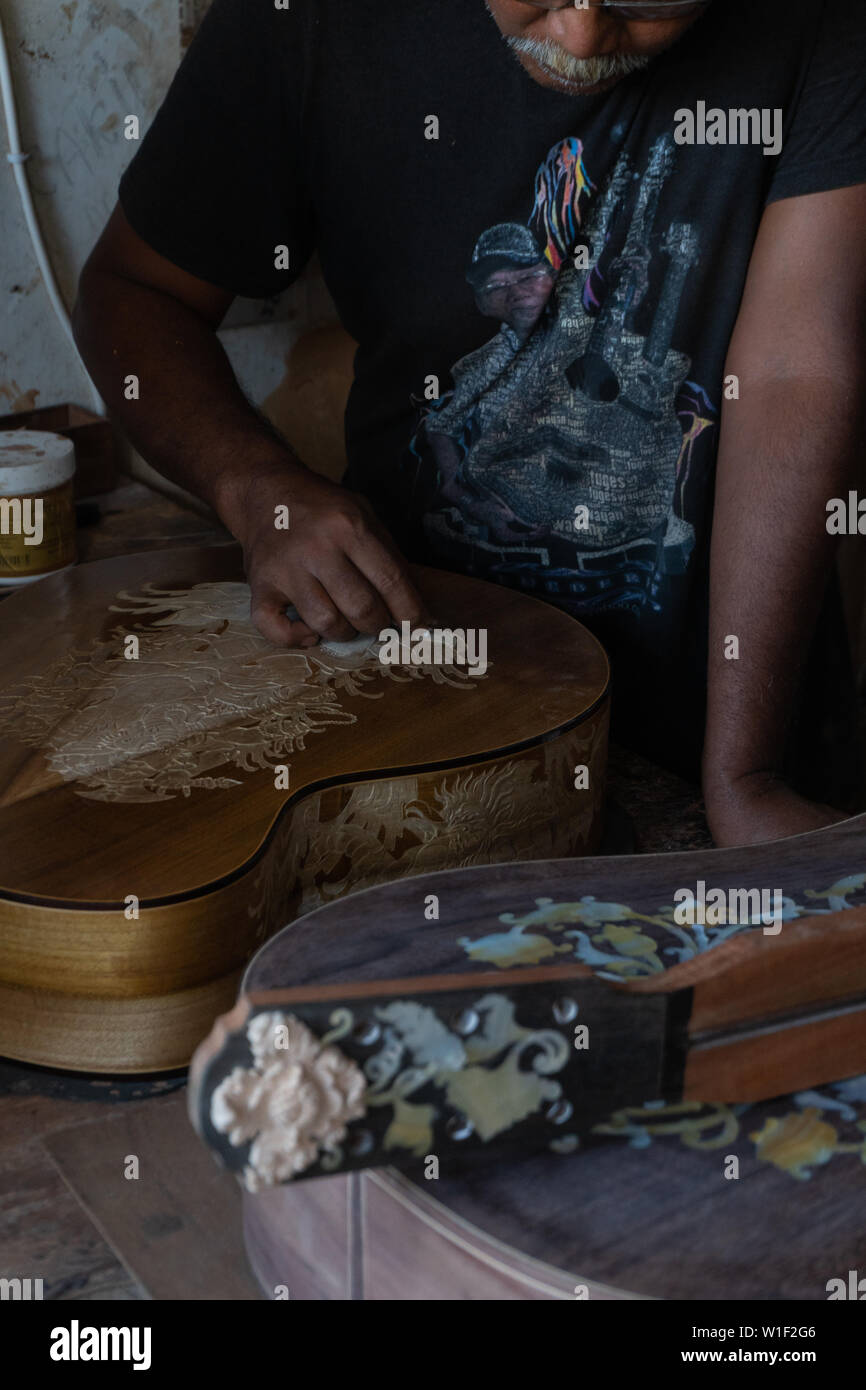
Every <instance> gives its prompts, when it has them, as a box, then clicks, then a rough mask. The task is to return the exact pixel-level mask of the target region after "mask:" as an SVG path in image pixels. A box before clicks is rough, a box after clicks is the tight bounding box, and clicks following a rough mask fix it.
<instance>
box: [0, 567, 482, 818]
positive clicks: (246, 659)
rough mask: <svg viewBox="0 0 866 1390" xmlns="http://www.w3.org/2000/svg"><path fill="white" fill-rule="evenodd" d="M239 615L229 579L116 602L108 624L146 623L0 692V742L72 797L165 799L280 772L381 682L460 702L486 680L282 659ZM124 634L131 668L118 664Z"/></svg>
mask: <svg viewBox="0 0 866 1390" xmlns="http://www.w3.org/2000/svg"><path fill="white" fill-rule="evenodd" d="M249 606H250V591H249V588H248V586H247V585H246V584H238V583H229V582H225V581H223V582H219V583H203V584H196V585H194V586H193V587H192V588H187V589H168V590H160V589H156V588H154V587H153V586H152V585H148V584H146V585H144V586H143V587H142V589H141V591H140V592H139V593H137V594H127V593H121V594H118V596H117V602H116V603H114V604H112V606H111V608H110V610H109V611H110V612H116V613H124V614H129V615H130V616H131V617H134V616H140V615H145V614H146V615H149V616H150V617H151V619H152V620H151V621H150V622H147V623H137V624H132V625H131V626H129V627H118V628H116V629H115V630H114V632H112V633H111V635H110V637H109V638H108V640H106V641H94V642H92V643H91V645H90V646H89V648H87V649H86V650H83V651H73V652H68V653H67V654H66V655H65V656H63V657H62V658H60V659H59V660H57V661H56V662H54V663H53V665H51V666H50V667H49V668H48V669H47V670H45V671H43V672H40V673H39V674H38V675H36V676H34V677H32V678H31V679H29V680H27V681H25V682H22V683H21V684H19V685H17V686H14V687H13V688H12V689H11V690H8V691H6V692H5V694H4V695H3V696H2V697H0V734H3V735H5V736H7V737H12V738H16V739H18V740H19V741H20V742H22V743H25V744H27V745H29V746H31V747H35V748H38V749H40V750H41V751H42V752H43V753H44V754H45V757H46V759H47V761H48V764H49V766H50V767H51V769H52V771H54V772H55V773H57V774H58V776H60V777H61V778H62V779H63V781H64V782H69V783H74V784H75V791H76V792H77V793H78V794H79V795H80V796H86V797H91V798H93V799H95V800H98V801H112V802H148V801H165V800H167V799H169V798H171V797H174V796H177V795H178V794H180V795H183V796H189V794H190V792H191V791H192V789H193V788H202V789H209V790H212V789H214V788H224V787H233V786H238V785H240V780H241V777H242V776H243V775H244V774H245V773H251V772H255V771H257V770H258V769H260V768H265V767H275V766H277V765H279V764H289V762H290V759H291V756H292V754H293V753H295V752H296V751H298V750H303V749H304V748H305V747H306V741H307V740H308V739H310V738H311V737H316V736H320V735H322V734H325V733H326V732H327V730H328V729H329V728H330V727H333V726H335V725H338V724H342V725H345V724H354V723H356V722H357V715H356V714H355V713H354V712H353V711H352V710H351V709H350V708H349V707H348V706H347V704H346V701H347V699H348V700H351V699H353V698H356V697H362V698H366V699H377V698H381V695H382V690H381V689H377V687H378V686H381V682H382V681H386V680H387V681H396V682H403V683H405V682H407V681H412V680H433V681H434V682H436V683H439V684H442V683H445V684H448V685H452V686H455V687H460V688H461V689H462V690H463V691H465V693H466V696H467V698H469V696H470V693H471V692H472V691H473V690H474V682H475V681H476V680H478V679H483V677H478V676H476V675H472V674H471V673H470V672H469V671H468V670H467V669H466V668H461V667H456V666H451V667H448V666H432V665H431V666H411V667H410V666H387V665H383V664H382V663H381V662H380V661H379V659H378V654H377V652H378V648H377V646H376V645H370V646H367V647H365V648H364V649H363V650H361V651H358V650H357V645H358V644H357V643H343V644H334V645H332V646H328V645H320V646H318V647H314V648H312V649H310V650H306V651H299V650H295V651H288V650H283V649H281V648H278V647H274V646H273V645H272V644H271V643H270V642H268V641H267V640H266V639H265V638H264V637H262V636H261V635H260V634H259V633H258V632H257V631H256V629H255V628H254V627H253V624H252V622H251V621H250V617H249ZM159 615H162V616H159ZM129 633H132V634H133V635H134V636H135V637H136V638H137V639H138V645H139V654H138V659H137V660H128V659H127V658H126V657H125V656H124V638H125V637H126V636H127V635H128V634H129ZM145 682H146V685H145ZM145 689H146V694H143V691H144V690H145Z"/></svg>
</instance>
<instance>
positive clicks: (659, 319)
mask: <svg viewBox="0 0 866 1390" xmlns="http://www.w3.org/2000/svg"><path fill="white" fill-rule="evenodd" d="M675 161H676V150H675V147H674V143H673V139H672V136H671V135H670V134H669V133H666V134H664V135H662V136H661V137H660V138H659V139H658V140H657V141H656V142H655V144H654V145H653V147H652V149H651V151H650V154H649V158H648V161H647V166H646V168H645V169H644V171H643V172H642V173H641V174H638V173H637V172H636V171H635V169H634V167H633V161H632V159H631V157H630V156H629V154H628V153H626V152H625V151H623V152H622V153H621V154H620V156H619V158H618V160H617V162H616V164H615V166H614V168H613V170H612V172H611V174H610V177H609V178H608V180H607V182H606V185H605V187H604V190H603V191H601V192H599V191H598V190H596V188H595V186H594V184H593V182H592V178H591V175H590V173H589V171H588V170H587V169H586V167H585V163H584V148H583V145H582V142H581V141H580V140H578V139H577V138H575V137H571V138H569V139H566V140H564V141H562V142H561V143H559V144H557V145H556V146H555V147H554V148H553V149H552V150H551V151H550V153H549V154H548V156H547V158H546V159H545V161H544V162H543V164H542V165H541V167H540V168H539V170H538V173H537V176H536V181H535V196H534V202H533V208H532V213H531V215H530V217H529V219H528V221H527V223H526V224H521V223H517V222H505V223H500V224H498V225H496V226H492V227H489V228H487V229H486V230H485V231H483V232H482V233H481V235H480V236H479V238H478V240H477V241H476V243H475V246H474V248H473V250H472V253H471V259H470V262H469V266H468V269H467V272H466V278H467V280H468V281H469V283H470V285H471V286H472V289H473V290H474V292H475V298H476V304H477V306H478V309H479V311H480V312H481V313H482V314H484V315H485V316H489V317H492V318H495V319H497V320H499V322H500V325H501V326H500V328H499V331H498V333H496V334H495V335H494V336H493V337H492V338H491V339H490V341H489V342H487V343H486V344H484V345H483V346H482V347H480V348H478V349H477V350H476V351H475V352H472V353H469V354H468V355H467V356H466V357H463V358H462V359H461V360H460V361H459V362H457V363H456V364H455V365H454V367H453V368H452V380H453V389H451V390H449V391H448V392H446V393H445V394H444V395H443V396H441V397H440V398H439V399H438V400H437V401H435V402H434V403H433V405H432V406H431V407H430V409H429V410H428V411H427V413H426V415H425V416H424V419H423V421H422V423H421V425H420V426H419V428H418V430H417V433H416V434H415V437H414V439H413V440H412V444H411V454H412V462H413V466H414V468H415V469H416V484H417V483H420V485H421V488H422V491H423V495H424V498H425V502H424V526H425V530H426V533H427V537H428V541H429V542H430V545H431V547H432V549H433V551H434V553H435V554H436V555H437V556H438V557H439V558H440V559H441V560H442V561H443V562H444V563H445V564H447V565H448V566H449V567H452V568H455V569H462V570H464V571H465V572H469V573H475V574H480V575H484V576H486V577H488V578H490V579H496V580H499V581H500V582H502V583H507V584H510V585H515V586H518V587H520V588H524V589H528V590H530V591H532V590H536V591H538V592H539V593H543V594H544V596H545V597H547V598H549V599H552V600H553V601H554V602H559V603H561V604H563V606H566V607H568V608H569V609H571V610H572V611H573V612H575V613H584V614H592V613H603V612H605V611H608V612H612V611H614V610H625V611H630V612H632V613H633V614H635V615H636V616H637V615H639V614H640V613H641V611H645V610H646V608H647V606H649V608H650V610H654V611H658V610H659V601H658V597H659V591H660V586H661V581H662V577H663V576H665V575H676V574H683V573H684V572H685V570H686V567H687V564H688V559H689V555H690V554H691V552H692V549H693V547H694V543H695V531H694V526H693V524H692V521H691V520H690V518H689V506H688V501H689V498H688V483H689V478H690V474H691V471H692V469H693V467H694V464H695V452H696V450H697V449H698V448H701V449H702V450H706V449H712V448H713V447H714V434H715V426H716V422H717V415H718V412H717V410H716V409H715V407H714V406H713V404H712V402H711V401H710V399H709V397H708V395H707V393H706V391H705V390H704V389H703V388H702V387H701V386H700V385H698V384H697V383H695V382H692V381H690V380H689V379H688V376H689V371H690V368H691V360H690V358H689V357H688V356H687V355H686V354H684V353H682V352H679V351H677V350H676V348H675V347H674V346H673V337H674V329H675V326H676V321H677V315H678V312H679V309H680V305H681V302H682V298H683V293H684V290H685V287H686V283H687V280H688V277H689V274H690V271H691V270H692V268H693V267H694V266H695V265H696V264H697V262H698V259H699V256H700V244H699V237H698V234H697V231H696V228H695V227H694V226H693V225H692V224H690V223H686V222H677V221H671V222H670V223H669V224H668V225H667V226H666V227H663V228H660V227H658V226H657V220H658V218H657V213H658V205H659V199H660V196H661V193H662V190H663V188H664V186H665V184H666V182H667V180H668V179H670V177H671V176H672V174H673V171H674V165H675Z"/></svg>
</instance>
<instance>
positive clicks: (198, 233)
mask: <svg viewBox="0 0 866 1390" xmlns="http://www.w3.org/2000/svg"><path fill="white" fill-rule="evenodd" d="M684 113H691V118H690V119H691V127H690V126H689V117H688V116H687V115H686V114H684ZM864 181H866V0H714V3H713V4H712V5H711V6H710V7H709V9H708V10H707V11H706V12H705V13H704V14H703V15H702V17H701V18H700V19H698V21H697V22H696V23H695V24H694V25H693V26H692V27H691V28H690V29H689V30H688V31H687V32H686V33H685V35H684V36H682V37H681V38H680V39H679V40H678V41H677V43H676V44H675V45H674V46H673V47H672V48H671V49H669V50H668V51H667V52H666V53H665V54H663V55H661V56H660V57H658V58H656V59H655V60H654V61H653V62H652V63H651V64H650V65H649V66H648V67H647V68H646V69H645V70H643V71H639V72H636V73H633V74H632V75H631V76H629V77H627V78H625V79H624V80H622V81H621V82H620V83H619V84H618V85H617V86H615V87H614V88H613V89H612V90H611V91H610V92H608V93H606V94H602V95H600V96H594V97H573V96H565V95H562V94H559V93H557V92H553V91H551V90H548V89H545V88H543V87H541V86H540V85H538V84H537V83H535V82H534V81H533V80H532V79H531V78H530V77H529V76H528V74H527V73H526V72H525V71H524V70H523V69H522V68H521V67H520V66H519V64H518V63H517V62H516V60H515V58H514V56H513V55H512V54H511V53H510V52H509V50H508V47H507V45H506V44H505V43H504V42H503V39H502V36H501V35H500V33H499V31H498V29H497V28H496V26H495V24H494V22H493V20H492V18H491V16H490V15H489V13H488V11H487V9H486V7H485V5H484V4H483V0H435V3H430V0H377V3H376V5H375V6H370V5H364V4H359V3H358V0H304V3H303V4H294V5H292V7H291V8H290V9H289V10H277V9H276V8H275V6H274V4H273V0H215V2H214V4H213V6H212V8H211V10H210V11H209V13H208V15H207V17H206V19H205V21H204V24H203V27H202V29H201V30H200V32H199V34H198V36H197V38H196V39H195V41H194V42H193V45H192V47H191V49H190V51H189V53H188V55H187V57H186V59H185V60H184V63H183V64H182V66H181V69H180V72H179V74H178V76H177V77H176V79H175V81H174V83H173V86H172V88H171V91H170V92H169V94H168V97H167V99H166V101H165V103H164V105H163V107H162V109H161V110H160V112H159V114H158V115H157V117H156V119H155V121H154V123H153V125H152V127H151V129H150V130H149V132H148V134H147V136H146V137H145V139H144V142H143V144H142V147H141V149H140V151H139V153H138V154H137V156H136V157H135V159H134V160H133V162H132V164H131V166H130V168H129V170H128V171H127V173H126V174H125V175H124V178H123V180H122V183H121V189H120V197H121V203H122V206H123V208H124V211H125V213H126V216H127V217H128V219H129V221H130V223H131V224H132V226H133V227H134V228H135V230H136V231H137V232H138V233H139V235H140V236H142V237H143V238H144V239H145V240H146V241H147V242H148V243H149V244H150V245H151V246H153V247H154V248H155V249H156V250H157V251H159V252H161V253H162V254H163V255H164V256H166V257H167V258H168V259H170V260H172V261H173V262H175V263H176V264H177V265H179V266H181V267H182V268H183V269H185V270H187V271H189V272H191V273H192V274H194V275H196V276H199V277H201V278H202V279H204V280H208V281H211V282H212V283H214V284H217V285H220V286H222V287H223V288H225V289H228V290H231V291H233V292H235V293H236V294H239V295H247V296H268V295H272V294H275V293H278V292H280V291H281V290H283V289H285V288H286V286H287V285H288V284H289V283H290V282H291V280H292V279H294V278H295V277H296V276H297V275H298V274H299V273H300V272H301V270H302V269H303V267H304V265H305V264H306V263H307V261H308V260H309V258H310V256H311V255H312V253H313V251H316V252H317V253H318V256H319V258H320V261H321V265H322V269H323V273H324V276H325V280H326V282H327V284H328V287H329V289H330V291H331V293H332V295H333V298H334V301H335V303H336V305H337V309H338V311H339V314H340V317H341V319H342V322H343V323H344V325H345V326H346V328H347V329H348V330H349V332H350V333H351V334H352V335H353V337H354V338H355V339H356V340H357V342H358V343H359V348H358V352H357V356H356V364H355V383H354V386H353V389H352V393H351V397H350V400H349V406H348V410H347V417H346V442H347V451H348V458H349V470H348V473H347V476H346V481H347V483H348V484H349V485H350V486H353V487H355V488H357V489H358V490H360V491H363V492H365V493H366V494H367V495H368V496H369V497H370V499H371V500H372V501H373V502H374V504H375V505H376V506H377V508H378V509H379V510H380V512H381V513H382V515H383V517H384V519H385V520H386V522H387V523H388V524H389V526H390V527H391V529H392V531H393V532H394V534H395V536H396V538H397V539H398V541H399V542H400V543H401V544H402V545H403V547H404V549H405V550H406V551H407V552H408V553H410V554H411V555H412V556H413V557H414V558H418V559H422V560H427V561H428V562H431V563H434V564H439V565H442V566H443V567H446V568H451V569H458V570H461V571H463V572H465V573H471V574H477V575H480V576H482V577H484V578H488V579H491V580H495V581H498V582H500V583H504V584H508V585H511V586H513V587H516V588H519V589H522V590H524V591H525V592H529V593H532V594H534V595H537V596H538V597H541V598H545V599H548V600H549V601H551V602H554V603H556V604H558V605H560V606H562V607H564V608H566V609H567V610H568V611H570V612H572V613H573V614H574V615H575V616H577V617H579V618H581V619H582V620H583V621H585V622H587V623H588V625H589V626H591V627H593V629H594V630H595V631H596V632H597V633H598V634H599V636H600V637H601V638H602V639H603V640H604V641H605V643H606V645H607V646H608V649H609V650H610V652H611V654H612V657H613V665H614V691H615V702H614V710H615V721H616V722H615V728H617V729H618V731H619V733H620V736H621V737H622V738H624V740H625V741H626V742H629V743H631V744H632V745H633V746H636V747H639V748H641V750H642V751H644V752H646V753H648V754H649V755H650V756H653V757H656V758H658V759H659V760H660V761H662V762H665V763H667V764H668V765H669V766H674V767H678V768H679V769H680V770H683V771H686V772H691V773H694V772H695V770H696V768H697V765H698V758H699V752H700V744H701V737H702V727H703V718H704V700H705V687H706V675H705V667H706V623H707V581H708V563H707V550H708V538H709V526H710V520H711V506H712V488H713V470H714V463H715V457H716V450H717V446H718V438H719V422H720V415H721V409H722V403H723V400H724V399H725V395H726V392H727V394H728V397H729V398H730V396H731V395H732V393H734V392H735V391H736V384H735V383H728V384H727V385H726V383H725V376H724V365H725V357H726V352H727V347H728V343H729V340H730V336H731V332H732V329H733V326H734V323H735V320H736V317H737V312H738V308H739V303H740V299H741V296H742V291H743V286H744V283H745V278H746V273H747V270H748V266H749V259H750V255H751V250H752V247H753V244H754V240H755V235H756V232H757V229H758V225H759V223H760V220H761V216H762V213H763V210H764V208H765V206H766V205H767V204H768V203H769V202H772V201H774V200H776V199H781V198H788V197H792V196H798V195H802V194H809V193H816V192H821V191H825V190H828V189H832V188H839V187H843V186H847V185H851V184H854V183H860V182H864ZM280 246H285V247H288V253H289V254H288V265H289V269H288V270H287V269H285V268H278V261H279V257H278V253H277V250H276V248H278V247H280ZM279 264H280V265H284V262H279ZM503 306H504V307H503ZM820 313H821V305H820V303H817V302H816V304H815V314H816V316H818V315H820ZM741 385H742V384H741ZM747 505H748V499H745V498H744V506H747ZM765 579H766V577H764V579H763V580H762V577H761V576H756V583H761V582H764V580H765ZM830 633H831V629H830V627H829V626H828V625H826V624H822V628H821V638H822V640H824V641H825V642H826V640H827V638H828V636H829V635H830ZM833 637H834V638H835V639H836V640H837V642H844V634H843V632H842V629H841V625H838V626H837V627H836V628H835V629H834V630H833ZM826 659H827V658H826V655H825V656H822V660H826ZM834 660H835V662H836V664H837V666H839V670H840V671H841V670H842V668H843V667H844V661H843V660H842V659H841V657H840V653H839V650H838V649H837V651H836V654H835V657H834ZM840 662H841V665H840ZM838 679H839V675H838V672H837V674H836V675H835V676H834V681H833V684H834V685H836V686H838ZM825 684H827V683H826V682H825Z"/></svg>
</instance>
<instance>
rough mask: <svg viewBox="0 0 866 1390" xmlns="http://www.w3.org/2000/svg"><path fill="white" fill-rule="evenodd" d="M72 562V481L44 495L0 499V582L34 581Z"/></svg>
mask: <svg viewBox="0 0 866 1390" xmlns="http://www.w3.org/2000/svg"><path fill="white" fill-rule="evenodd" d="M74 562H75V504H74V502H73V484H72V479H70V480H69V482H68V483H64V484H63V486H62V487H55V488H51V490H50V491H48V492H43V493H34V494H30V495H29V496H20V497H0V579H5V580H6V581H7V582H8V581H9V580H12V579H21V580H27V579H35V578H36V577H37V576H38V575H43V574H51V573H52V571H53V570H60V569H64V568H65V567H66V566H67V565H71V564H73V563H74Z"/></svg>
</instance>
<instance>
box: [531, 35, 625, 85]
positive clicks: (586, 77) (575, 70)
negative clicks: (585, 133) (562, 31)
mask: <svg viewBox="0 0 866 1390" xmlns="http://www.w3.org/2000/svg"><path fill="white" fill-rule="evenodd" d="M506 42H507V43H508V46H509V48H510V49H511V50H512V52H514V53H526V54H528V56H529V57H530V58H534V59H535V61H536V62H537V63H538V64H539V65H540V66H541V67H543V68H547V69H548V71H549V72H553V73H555V74H556V76H557V77H561V78H563V79H564V81H566V82H575V83H579V84H580V85H581V86H585V87H594V86H596V84H597V83H599V82H609V81H610V80H611V78H613V77H627V76H628V75H629V73H631V72H639V71H640V70H641V68H645V67H647V66H648V65H649V63H650V61H651V60H650V58H649V56H648V55H646V54H643V53H612V54H604V55H602V56H601V57H599V58H573V57H572V56H571V54H570V53H567V52H566V51H565V49H564V48H562V47H561V46H560V45H559V44H558V43H554V42H553V40H552V39H517V38H513V37H509V36H506Z"/></svg>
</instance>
